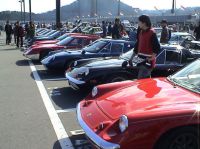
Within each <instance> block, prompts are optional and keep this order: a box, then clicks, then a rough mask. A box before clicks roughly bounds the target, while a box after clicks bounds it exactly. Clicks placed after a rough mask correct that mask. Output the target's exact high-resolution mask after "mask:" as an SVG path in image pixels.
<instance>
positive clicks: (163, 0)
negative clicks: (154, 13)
mask: <svg viewBox="0 0 200 149" xmlns="http://www.w3.org/2000/svg"><path fill="white" fill-rule="evenodd" d="M0 1H3V2H2V3H1V5H0V11H5V10H11V11H13V10H15V11H20V3H19V2H18V1H19V0H0ZM55 1H56V0H32V12H34V13H41V12H46V11H49V10H53V9H55ZM73 1H75V0H61V5H62V6H63V5H66V4H69V3H72V2H73ZM83 1H84V0H83ZM121 1H122V2H124V3H126V4H129V5H131V6H132V7H135V8H140V9H154V7H155V6H156V7H157V8H158V9H171V7H172V0H121ZM176 1H177V8H180V7H181V6H183V7H190V6H200V0H176ZM25 3H26V11H28V10H29V7H28V4H29V0H25Z"/></svg>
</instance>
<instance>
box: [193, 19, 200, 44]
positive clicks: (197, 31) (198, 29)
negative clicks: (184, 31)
mask: <svg viewBox="0 0 200 149" xmlns="http://www.w3.org/2000/svg"><path fill="white" fill-rule="evenodd" d="M194 34H195V37H196V40H197V41H198V40H200V22H199V26H197V27H196V28H195V30H194Z"/></svg>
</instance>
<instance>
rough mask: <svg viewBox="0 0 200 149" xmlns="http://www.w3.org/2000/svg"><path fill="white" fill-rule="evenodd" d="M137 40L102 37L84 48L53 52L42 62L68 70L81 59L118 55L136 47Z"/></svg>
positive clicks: (54, 68)
mask: <svg viewBox="0 0 200 149" xmlns="http://www.w3.org/2000/svg"><path fill="white" fill-rule="evenodd" d="M134 44H135V42H132V41H125V40H112V39H100V40H97V41H95V42H93V43H91V44H90V45H89V46H86V47H85V48H83V49H82V50H78V51H64V50H63V51H60V52H51V53H50V54H49V55H48V56H47V57H46V58H44V59H43V60H42V61H41V62H42V64H43V65H44V66H45V67H46V68H48V69H53V70H56V69H60V70H66V69H67V68H68V67H69V66H70V64H71V63H72V62H73V61H75V60H79V59H85V58H98V57H118V56H119V55H121V54H123V53H126V52H127V51H129V50H130V49H132V48H133V47H134Z"/></svg>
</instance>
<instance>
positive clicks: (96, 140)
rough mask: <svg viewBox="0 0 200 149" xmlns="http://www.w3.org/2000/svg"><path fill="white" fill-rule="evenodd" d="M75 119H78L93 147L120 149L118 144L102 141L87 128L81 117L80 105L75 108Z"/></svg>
mask: <svg viewBox="0 0 200 149" xmlns="http://www.w3.org/2000/svg"><path fill="white" fill-rule="evenodd" d="M77 119H78V122H79V124H80V126H81V127H82V129H83V130H84V132H85V134H86V136H87V137H88V138H89V139H90V140H91V141H92V143H94V145H95V146H96V147H98V148H100V149H120V145H119V144H115V143H110V142H107V141H105V140H103V139H102V138H101V137H99V136H98V135H97V134H95V133H94V131H92V130H91V129H90V128H89V127H88V126H87V124H86V123H85V122H84V120H83V118H82V116H81V105H80V103H79V104H78V106H77Z"/></svg>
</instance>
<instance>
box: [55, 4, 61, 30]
mask: <svg viewBox="0 0 200 149" xmlns="http://www.w3.org/2000/svg"><path fill="white" fill-rule="evenodd" d="M56 26H57V29H60V28H61V22H60V0H56Z"/></svg>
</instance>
